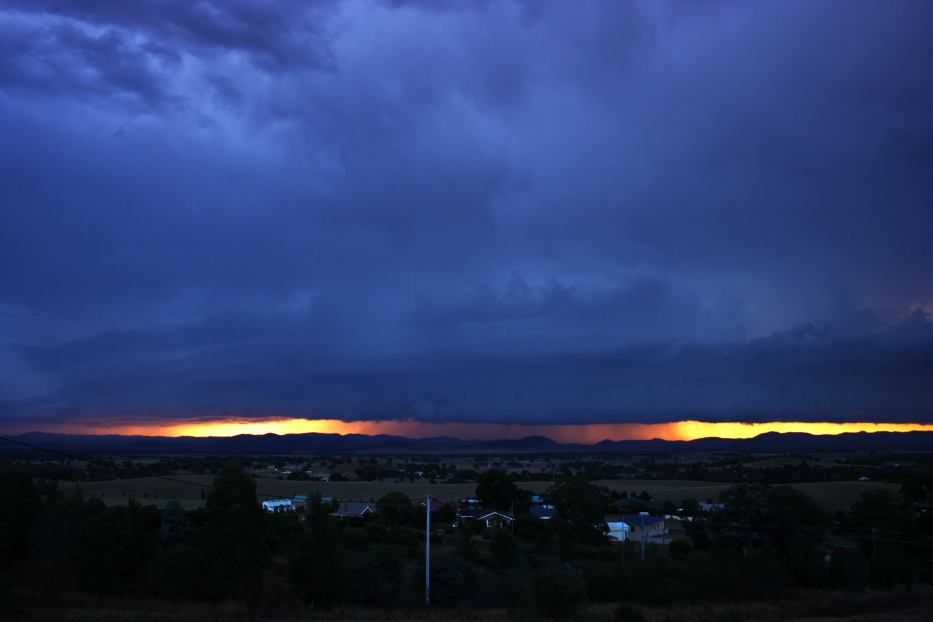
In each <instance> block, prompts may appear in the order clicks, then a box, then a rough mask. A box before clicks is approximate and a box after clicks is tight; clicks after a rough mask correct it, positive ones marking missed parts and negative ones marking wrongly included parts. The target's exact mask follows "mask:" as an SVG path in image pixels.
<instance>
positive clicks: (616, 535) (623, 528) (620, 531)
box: [606, 521, 630, 542]
mask: <svg viewBox="0 0 933 622" xmlns="http://www.w3.org/2000/svg"><path fill="white" fill-rule="evenodd" d="M606 524H607V525H608V526H609V539H610V540H615V541H616V542H625V540H626V539H628V534H629V531H630V528H629V526H628V525H627V524H626V523H625V522H623V521H617V522H612V523H606Z"/></svg>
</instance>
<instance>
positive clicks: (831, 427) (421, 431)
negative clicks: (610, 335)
mask: <svg viewBox="0 0 933 622" xmlns="http://www.w3.org/2000/svg"><path fill="white" fill-rule="evenodd" d="M45 431H48V432H62V433H70V434H125V435H146V436H235V435H237V434H256V435H259V434H302V433H308V432H319V433H325V434H368V435H374V434H390V435H395V436H406V437H409V438H424V437H429V436H452V437H456V438H461V439H466V440H473V439H479V440H494V439H514V438H522V437H526V436H546V437H548V438H550V439H552V440H555V441H557V442H561V443H583V444H592V443H598V442H599V441H602V440H605V439H609V440H614V441H615V440H650V439H654V438H659V439H663V440H669V441H689V440H695V439H698V438H708V437H718V438H729V439H740V438H752V437H755V436H758V435H759V434H764V433H767V432H784V433H786V432H805V433H808V434H817V435H833V434H843V433H846V432H916V431H921V432H933V424H930V423H872V422H844V423H832V422H802V421H768V422H760V423H742V422H730V421H717V422H710V421H677V422H672V423H590V424H507V423H458V422H450V423H434V422H424V421H414V420H387V421H340V420H337V419H282V418H279V419H217V420H208V421H204V420H199V421H187V422H184V423H168V422H164V421H163V422H143V421H137V422H132V423H130V422H127V423H118V424H113V423H111V422H100V423H86V424H83V425H67V426H55V427H54V428H47V429H46V430H45Z"/></svg>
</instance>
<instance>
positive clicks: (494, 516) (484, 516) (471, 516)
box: [457, 505, 515, 527]
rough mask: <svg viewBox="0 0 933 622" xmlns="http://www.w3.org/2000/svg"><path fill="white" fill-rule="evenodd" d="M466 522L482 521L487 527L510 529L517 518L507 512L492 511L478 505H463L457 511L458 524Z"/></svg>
mask: <svg viewBox="0 0 933 622" xmlns="http://www.w3.org/2000/svg"><path fill="white" fill-rule="evenodd" d="M464 520H475V521H482V522H483V523H484V524H485V526H486V527H508V526H510V525H511V524H512V521H513V520H515V517H514V516H512V515H511V514H509V513H507V512H500V511H498V510H491V509H489V508H483V507H479V506H478V505H462V506H460V509H458V510H457V523H458V524H459V523H460V521H464Z"/></svg>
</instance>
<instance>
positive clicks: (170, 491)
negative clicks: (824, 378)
mask: <svg viewBox="0 0 933 622" xmlns="http://www.w3.org/2000/svg"><path fill="white" fill-rule="evenodd" d="M171 479H172V480H174V481H167V480H164V479H159V478H154V477H142V478H137V479H121V480H109V481H102V482H84V483H82V484H81V490H82V491H83V493H84V494H85V495H86V496H89V497H96V498H99V499H101V500H103V501H104V503H106V504H108V505H117V504H122V503H126V502H127V500H128V499H129V498H130V497H135V498H136V499H137V500H139V501H140V502H142V503H147V504H148V503H152V504H155V505H159V506H162V505H165V504H166V503H167V502H168V501H169V500H171V499H178V500H179V501H181V503H182V505H183V506H184V507H186V508H195V507H199V506H201V505H202V504H203V503H204V501H203V500H202V499H201V494H202V492H203V493H205V494H206V493H207V492H208V491H209V486H210V484H211V482H212V481H213V476H212V475H175V476H172V478H171ZM596 483H597V484H598V485H600V486H605V487H606V488H608V489H610V490H617V491H622V490H625V491H627V492H629V493H631V492H633V491H634V492H636V493H640V492H641V491H642V490H647V491H648V492H649V493H650V494H651V495H652V496H653V497H654V498H655V499H656V500H657V501H659V502H662V503H663V502H665V501H671V502H672V503H680V502H681V501H683V500H684V499H688V498H693V499H697V500H698V501H705V500H706V499H712V500H714V501H716V500H718V499H719V495H720V493H721V492H722V491H723V490H725V489H727V488H729V487H730V486H732V484H728V483H719V482H702V481H688V480H644V479H615V480H600V481H598V482H596ZM256 484H257V492H258V493H259V494H260V495H261V496H263V497H294V496H295V495H302V494H305V495H306V494H309V493H311V492H314V491H318V492H320V493H321V494H322V495H325V496H331V497H334V498H336V499H343V500H353V501H370V500H376V499H379V498H380V497H381V496H382V495H384V494H386V493H387V492H390V491H393V490H400V491H402V492H404V493H406V494H407V495H408V496H410V497H412V498H419V497H420V498H423V497H425V496H427V495H428V494H431V495H432V496H433V497H435V498H437V499H441V500H443V501H456V500H458V499H463V498H466V497H471V496H473V494H474V493H475V490H476V485H475V484H429V483H427V482H407V481H406V482H393V481H383V482H365V481H363V482H360V481H355V482H319V481H311V482H300V481H288V480H279V479H269V478H257V479H256ZM551 485H552V483H551V482H522V483H521V487H522V488H525V489H526V490H530V491H532V492H535V493H541V492H544V491H545V490H547V489H548V488H549V487H550V486H551ZM793 486H794V487H795V488H797V489H799V490H801V491H803V492H805V493H806V494H808V495H810V496H811V497H813V498H814V499H816V500H817V501H818V502H820V503H822V504H823V506H824V507H825V508H826V509H827V510H829V511H830V512H835V511H837V510H842V511H846V510H848V509H849V506H851V505H852V503H853V502H854V501H855V500H856V499H857V498H858V496H859V494H861V493H862V491H864V490H869V489H872V488H889V489H891V490H896V489H897V487H896V486H894V485H893V484H882V483H877V482H813V483H804V484H793ZM61 487H62V489H63V490H66V491H67V490H73V489H74V484H71V483H63V484H62V485H61Z"/></svg>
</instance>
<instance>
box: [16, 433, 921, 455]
mask: <svg viewBox="0 0 933 622" xmlns="http://www.w3.org/2000/svg"><path fill="white" fill-rule="evenodd" d="M10 438H13V439H15V440H18V441H21V442H24V443H29V444H32V445H36V446H38V447H43V448H49V449H57V450H61V451H65V450H81V451H107V452H114V453H131V454H153V453H167V454H168V453H206V454H282V455H287V454H357V453H360V454H377V453H421V454H439V453H458V454H469V453H577V452H589V453H593V452H597V453H622V452H625V453H647V452H686V451H757V452H762V451H765V452H773V451H776V452H784V451H846V450H848V451H852V450H874V451H891V450H910V451H925V450H929V451H933V432H872V433H868V432H855V433H845V434H838V435H831V436H830V435H813V434H807V433H802V432H768V433H765V434H760V435H758V436H756V437H754V438H747V439H724V438H700V439H696V440H692V441H666V440H662V439H653V440H623V441H610V440H604V441H600V442H599V443H596V444H594V445H583V444H578V443H558V442H556V441H553V440H551V439H550V438H547V437H544V436H528V437H525V438H518V439H499V440H486V441H484V440H462V439H458V438H452V437H446V436H437V437H429V438H407V437H404V436H392V435H387V434H376V435H371V436H370V435H366V434H346V435H340V434H324V433H319V432H309V433H306V434H283V435H278V434H263V435H252V434H240V435H237V436H212V437H195V436H181V437H169V436H121V435H82V434H53V433H47V432H27V433H25V434H20V435H18V436H12V437H10ZM14 447H15V446H14V445H12V444H8V445H3V444H0V450H3V451H8V450H10V449H11V448H14Z"/></svg>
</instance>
